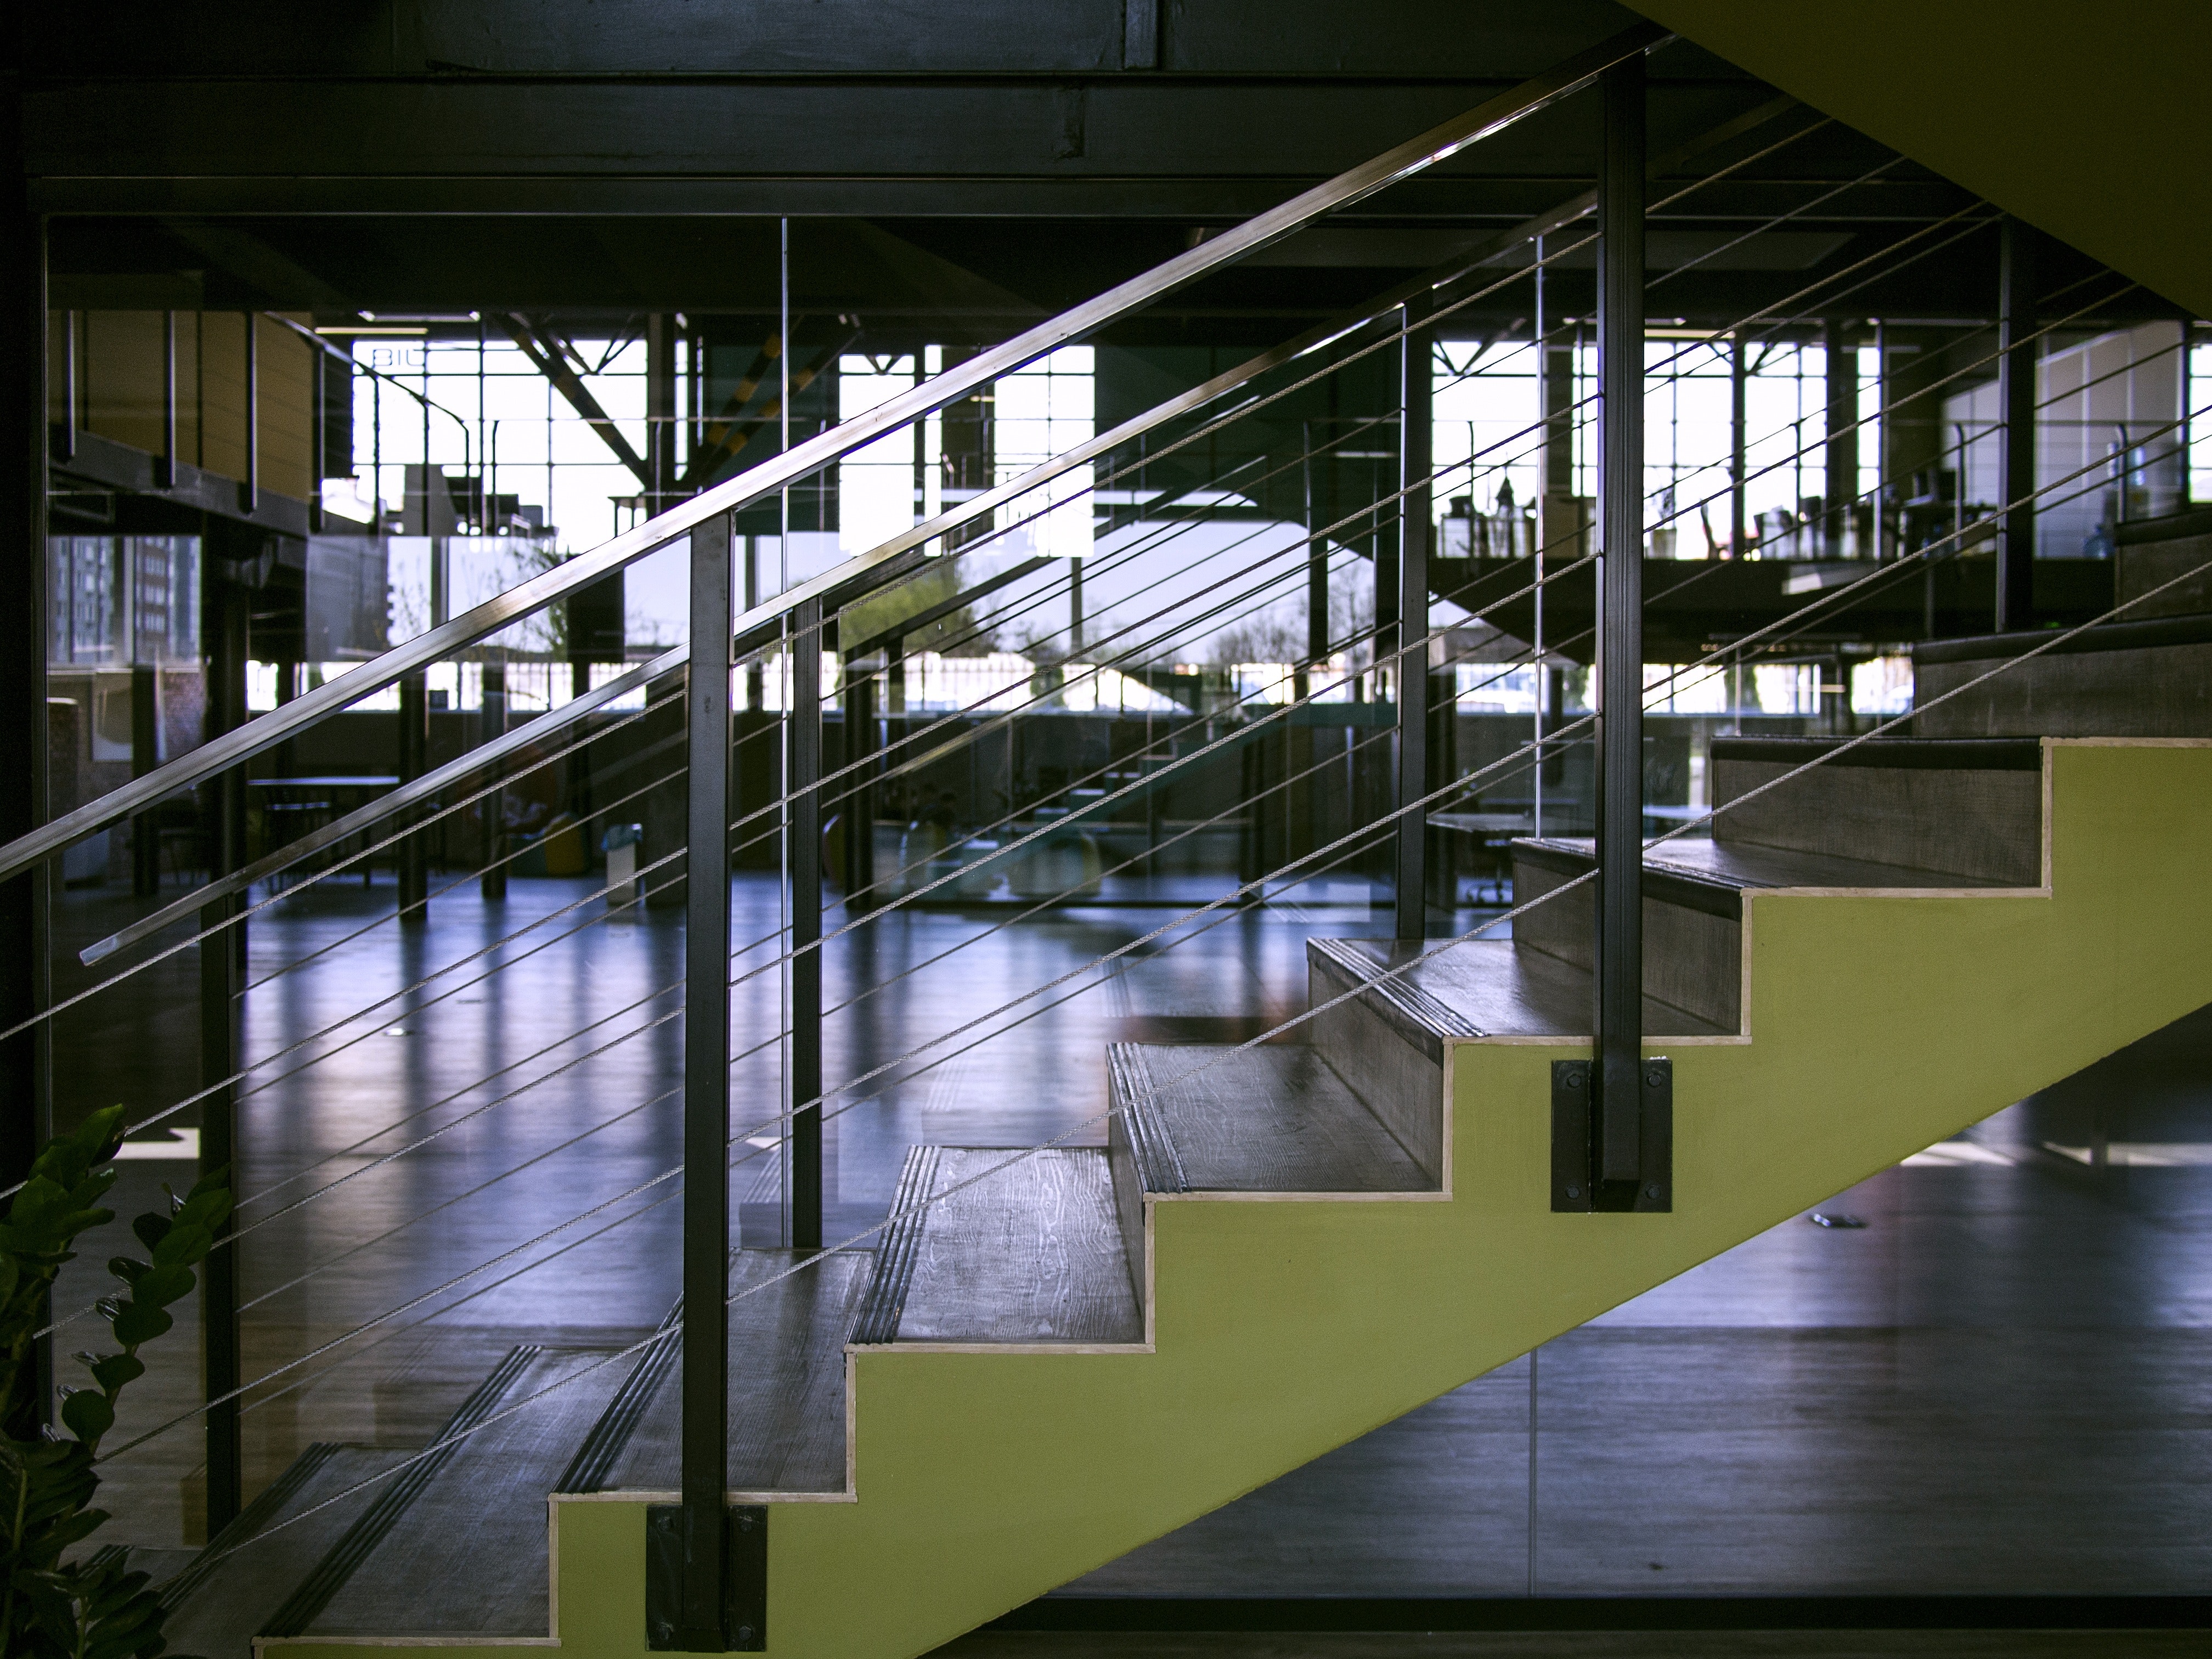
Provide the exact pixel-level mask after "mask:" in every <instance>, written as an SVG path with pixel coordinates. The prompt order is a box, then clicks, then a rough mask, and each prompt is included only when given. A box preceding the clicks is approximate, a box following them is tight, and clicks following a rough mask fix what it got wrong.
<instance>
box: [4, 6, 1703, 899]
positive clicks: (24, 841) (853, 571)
mask: <svg viewBox="0 0 2212 1659" xmlns="http://www.w3.org/2000/svg"><path fill="white" fill-rule="evenodd" d="M1671 38H1672V36H1671V34H1670V33H1669V32H1668V30H1666V29H1665V28H1663V27H1661V26H1659V25H1657V24H1656V23H1642V24H1638V25H1637V26H1636V27H1632V28H1629V29H1624V30H1623V31H1622V32H1621V33H1619V34H1616V35H1614V36H1613V37H1612V38H1611V39H1610V40H1606V41H1603V42H1601V44H1599V45H1598V46H1593V47H1591V48H1590V49H1589V51H1587V52H1580V53H1577V54H1576V55H1575V56H1573V57H1571V58H1567V59H1566V60H1565V62H1563V63H1560V64H1556V65H1554V66H1553V68H1552V69H1550V70H1546V71H1545V72H1544V73H1542V74H1541V75H1538V76H1533V77H1531V78H1530V79H1528V80H1527V81H1524V82H1522V83H1521V84H1520V85H1518V86H1516V87H1514V88H1510V90H1508V91H1506V92H1503V93H1500V94H1498V96H1497V97H1495V98H1492V99H1491V100H1488V101H1487V102H1485V103H1483V104H1480V105H1478V106H1476V107H1475V108H1474V109H1472V110H1470V111H1468V112H1467V113H1465V114H1464V115H1460V116H1456V117H1455V118H1453V119H1451V120H1449V121H1446V122H1444V123H1443V124H1442V125H1439V126H1437V127H1433V128H1431V130H1430V131H1427V132H1425V133H1423V134H1421V135H1420V136H1419V137H1416V138H1412V139H1408V140H1407V142H1406V143H1402V144H1400V145H1398V146H1396V147H1395V149H1389V150H1387V151H1385V152H1384V153H1383V155H1378V156H1376V157H1375V158H1374V159H1372V160H1371V161H1364V162H1363V163H1361V164H1360V165H1359V166H1358V167H1353V168H1352V169H1350V170H1349V171H1347V172H1345V173H1340V174H1338V175H1337V176H1336V177H1335V178H1334V179H1329V180H1328V182H1327V183H1325V184H1321V185H1315V186H1314V187H1313V188H1312V189H1311V190H1309V191H1304V192H1302V193H1300V194H1299V195H1297V196H1294V197H1291V199H1290V200H1289V201H1287V202H1285V203H1282V204H1279V206H1276V207H1273V208H1270V209H1268V210H1267V211H1266V212H1265V213H1262V214H1260V215H1259V216H1256V217H1255V218H1252V219H1249V220H1247V221H1246V222H1244V223H1243V224H1242V225H1239V226H1237V227H1236V228H1234V229H1232V230H1229V231H1225V232H1224V233H1223V234H1220V235H1219V236H1215V237H1211V238H1209V239H1208V240H1206V241H1203V242H1201V243H1200V244H1199V245H1198V246H1196V247H1194V248H1190V249H1188V250H1186V251H1185V252H1182V253H1179V254H1177V255H1176V257H1175V258H1172V259H1170V260H1168V261H1166V262H1165V263H1164V264H1159V265H1157V266H1155V267H1153V268H1152V270H1148V271H1146V272H1145V273H1144V274H1142V275H1141V276H1133V277H1132V278H1130V279H1129V280H1128V281H1127V282H1126V283H1120V284H1119V285H1117V286H1116V287H1114V288H1111V289H1108V290H1107V291H1106V292H1105V293H1103V294H1101V295H1096V296H1094V297H1093V298H1091V299H1089V300H1086V301H1084V302H1083V303H1082V304H1081V305H1079V306H1075V307H1072V308H1070V309H1069V310H1066V311H1064V312H1062V313H1060V315H1059V316H1057V317H1054V318H1052V319H1049V320H1048V321H1046V322H1043V323H1040V324H1039V325H1036V327H1035V328H1032V329H1030V330H1028V331H1025V332H1024V333H1022V334H1019V335H1017V336H1016V337H1014V338H1013V339H1012V340H1009V341H1007V342H1006V343H1005V344H1003V345H999V346H994V347H993V348H992V349H989V350H987V351H985V352H983V353H982V354H981V355H980V356H975V357H972V358H970V359H969V360H968V361H967V362H964V363H961V364H959V365H957V367H955V368H951V369H950V370H948V371H946V372H945V374H940V375H939V376H938V377H937V378H936V379H934V380H928V381H925V382H924V383H923V384H921V385H920V386H915V388H913V389H912V390H911V391H908V392H902V393H900V394H899V395H898V396H897V397H896V398H891V399H890V400H889V401H887V402H885V403H883V404H878V405H877V406H876V407H875V408H874V409H872V410H869V411H868V412H867V413H866V414H865V415H861V416H856V417H854V419H853V420H851V421H848V422H844V423H843V424H842V425H839V426H836V427H832V428H830V429H829V430H828V431H826V432H823V433H822V434H820V435H818V436H816V437H814V438H811V439H809V440H807V441H805V442H804V443H801V444H799V445H797V446H795V447H793V448H791V449H789V450H787V451H786V452H785V453H782V454H781V455H778V456H775V457H774V458H773V459H769V460H767V461H763V463H761V465H758V466H756V467H753V468H751V469H750V470H748V471H745V472H743V473H741V474H739V475H738V477H735V478H732V479H730V480H728V481H727V482H726V483H720V484H718V485H716V486H715V487H714V488H713V489H708V490H706V491H703V492H702V493H701V494H700V495H696V496H694V497H692V498H691V499H690V501H682V502H678V504H677V505H676V506H674V507H670V508H669V509H668V510H667V511H666V512H664V513H658V514H656V515H655V516H654V517H653V518H651V519H649V520H647V521H646V522H645V523H643V524H641V525H639V526H636V527H635V528H634V529H632V530H629V531H628V532H624V533H623V534H622V535H619V536H617V537H616V538H613V539H612V540H611V541H608V542H605V543H602V544H600V545H599V546H598V547H596V548H594V549H592V550H591V551H590V552H588V553H584V554H580V555H579V556H576V557H575V558H573V559H571V560H569V561H568V562H566V563H564V564H562V565H559V566H556V568H553V569H551V570H549V571H546V572H545V573H544V574H541V575H538V576H536V577H533V578H532V580H529V581H526V582H524V583H522V584H521V585H520V586H516V587H513V588H510V589H508V590H507V592H504V593H501V594H499V595H497V596H496V597H495V598H493V599H488V600H486V601H485V602H484V603H483V604H482V605H477V606H476V607H475V608H474V609H472V610H470V611H464V612H463V613H462V614H461V615H459V616H458V617H454V618H453V620H451V621H450V622H447V623H442V624H441V625H440V626H438V627H436V628H433V629H430V630H428V632H427V633H423V634H420V635H416V637H415V638H414V639H412V640H410V641H407V642H406V643H405V644H404V645H400V646H398V647H394V648H392V650H390V651H387V652H386V653H384V654H383V655H382V656H380V657H378V658H375V659H373V660H372V661H369V662H367V663H364V664H362V665H361V666H360V667H359V668H356V669H355V670H353V671H351V672H349V673H346V674H342V675H340V676H339V677H338V678H337V679H334V680H331V681H329V682H327V683H326V684H323V685H320V686H318V687H317V688H315V689H314V690H312V691H309V692H307V693H306V694H305V695H303V696H299V697H296V698H295V699H294V700H293V701H292V702H288V703H286V704H285V705H284V706H283V708H278V709H276V710H274V711H272V712H271V713H270V714H263V715H261V716H260V717H258V719H256V720H252V721H249V722H248V723H247V724H246V725H245V726H240V727H238V728H237V729H236V730H234V731H231V732H225V733H224V734H223V735H222V736H221V737H218V738H213V739H211V740H210V741H209V742H207V743H204V744H201V745H200V746H199V747H198V748H197V749H195V750H192V751H191V753H190V754H188V755H184V756H180V757H178V758H177V759H176V760H173V761H171V762H169V763H167V765H165V766H161V767H157V768H155V769H154V770H153V771H151V772H149V773H148V774H146V775H145V776H143V777H142V778H137V779H134V780H133V781H131V782H130V783H127V784H125V785H123V786H122V787H119V788H117V789H114V790H112V791H110V792H109V793H107V794H106V795H103V796H101V797H100V799H98V800H95V801H92V802H89V803H88V804H87V805H83V806H81V807H78V808H77V809H76V811H71V812H67V813H64V815H63V816H62V817H58V818H56V819H54V820H53V821H52V823H47V824H45V825H43V826H41V827H40V828H39V829H34V830H33V831H32V832H31V833H30V834H28V835H27V836H18V837H17V838H16V839H15V840H14V841H12V842H9V843H8V844H7V845H6V846H5V847H0V879H5V878H8V877H9V876H13V875H16V874H18V873H20V872H22V871H23V870H25V869H27V868H28V867H29V866H32V865H33V864H36V863H37V862H38V861H39V860H41V859H45V858H50V857H52V855H53V854H56V853H58V852H60V851H61V850H62V849H63V848H65V847H67V846H69V845H70V843H71V842H76V841H78V840H81V839H82V838H83V837H84V836H88V835H92V834H94V833H96V832H97V831H99V830H100V829H105V828H106V827H107V826H108V825H109V824H112V823H118V822H120V821H121V820H122V819H124V818H126V817H131V816H132V815H133V814H135V813H137V812H140V811H144V810H145V809H146V808H147V807H148V806H150V805H153V803H155V801H157V800H160V799H162V798H163V797H165V796H167V795H171V794H173V793H176V792H177V791H178V790H179V789H184V788H187V787H191V785H193V784H196V783H199V782H201V781H204V780H206V779H208V778H210V777H213V776H215V775H217V774H218V773H221V772H223V771H226V770H228V769H229V768H231V767H233V766H235V765H236V764H238V763H240V762H241V761H243V760H246V759H248V758H250V757H252V756H254V755H257V754H258V753H260V752H261V751H262V750H264V749H268V748H270V747H271V746H273V745H274V744H278V743H281V742H283V740H284V739H285V738H289V737H291V736H293V735H295V733H297V732H301V731H302V730H304V729H306V728H307V726H312V725H313V724H314V723H315V722H316V721H318V720H321V719H323V718H324V717H325V715H328V714H336V713H337V712H338V711H339V710H341V709H343V708H348V707H349V706H350V705H351V704H353V703H355V702H359V701H360V700H361V699H362V698H363V697H366V696H373V695H374V693H376V692H378V691H380V690H383V689H384V688H385V687H386V686H387V685H390V684H392V683H393V682H394V681H396V680H398V679H400V678H403V677H404V676H406V675H408V674H411V673H414V672H416V671H418V670H420V669H422V668H426V667H428V665H430V664H432V663H434V662H438V661H441V660H443V659H446V658H447V657H449V656H451V655H452V654H453V653H454V652H456V651H459V650H460V649H462V648H463V647H466V646H470V645H473V644H475V643H476V642H477V641H480V640H482V639H484V638H485V637H487V636H488V635H493V634H495V633H497V632H499V631H500V629H503V628H506V627H507V626H509V625H510V624H512V623H514V622H516V621H518V620H519V619H520V618H521V617H526V616H528V615H530V614H531V613H532V612H533V611H538V610H541V609H543V608H544V606H545V605H550V604H551V603H553V602H554V601H555V600H556V599H562V598H564V597H566V596H567V595H568V594H570V593H572V592H576V591H577V590H579V589H580V588H583V587H586V586H590V585H591V584H592V583H593V582H595V581H599V580H602V579H603V578H605V577H606V576H609V575H611V574H614V573H615V572H616V571H617V570H621V569H623V568H625V567H627V566H629V565H630V564H633V563H635V562H636V561H638V560H639V559H641V558H643V557H645V556H647V554H649V553H652V552H653V551H654V550H657V549H659V548H660V547H661V546H663V545H665V544H667V543H669V542H671V541H673V540H675V539H676V538H678V537H679V536H682V535H684V534H685V533H686V532H689V531H690V530H691V529H692V528H694V527H695V526H698V525H700V524H702V523H704V522H706V521H707V520H709V519H712V518H714V517H715V516H716V515H717V514H720V513H731V512H735V511H738V509H740V508H743V507H749V506H750V505H752V504H753V503H754V502H756V501H763V500H765V499H766V498H768V497H769V496H770V495H775V494H776V493H777V492H779V491H780V490H782V489H786V488H787V487H788V486H790V485H791V484H793V483H798V482H799V480H801V479H804V478H805V477H810V476H811V475H812V474H813V473H815V472H817V471H820V470H821V469H822V468H823V467H825V466H828V465H830V464H832V463H833V462H836V461H837V460H839V459H842V458H843V457H844V456H846V455H848V454H850V453H852V452H853V451H854V450H856V449H860V448H863V447H866V446H867V445H868V444H871V443H872V442H874V441H876V440H877V439H878V438H880V437H882V436H884V435H885V434H886V433H889V432H892V431H896V429H897V428H901V427H902V426H905V425H907V424H908V422H911V421H914V420H915V419H917V418H919V417H921V416H925V415H927V414H929V413H931V412H932V411H933V410H938V409H941V408H943V407H944V406H945V404H951V403H954V402H957V401H958V400H959V399H960V398H964V397H966V396H967V395H968V394H969V392H973V391H975V389H976V388H977V387H978V386H984V385H987V384H988V383H989V382H991V381H993V380H997V379H999V378H1000V376H1002V375H1006V374H1012V373H1013V372H1014V371H1015V370H1016V369H1018V368H1022V367H1023V366H1024V364H1027V363H1030V362H1035V361H1036V359H1038V358H1039V357H1042V356H1044V355H1045V354H1046V353H1048V352H1049V351H1052V350H1054V349H1057V348H1058V347H1060V346H1062V345H1066V344H1067V343H1069V342H1071V341H1074V340H1079V339H1082V338H1084V337H1086V336H1088V335H1090V334H1092V333H1094V332H1096V331H1097V330H1099V329H1101V328H1103V327H1105V326H1106V325H1108V324H1109V323H1112V322H1115V321H1116V320H1118V319H1121V318H1122V317H1124V316H1127V315H1128V314H1129V313H1132V312H1134V311H1139V310H1141V309H1142V308H1143V307H1146V306H1148V305H1150V304H1152V302H1153V301H1157V300H1158V299H1160V298H1162V297H1163V296H1164V295H1168V294H1170V293H1172V292H1174V291H1175V290H1176V289H1179V288H1182V287H1184V286H1186V285H1187V284H1188V283H1193V282H1195V281H1196V280H1198V279H1199V278H1200V277H1201V276H1206V274H1208V273H1209V272H1211V271H1213V270H1218V269H1219V268H1220V267H1222V266H1224V265H1227V264H1234V263H1235V262H1236V261H1237V260H1238V259H1241V258H1244V257H1245V256H1246V255H1247V254H1250V253H1254V252H1258V251H1259V250H1260V249H1261V248H1264V247H1267V246H1270V245H1271V244H1273V243H1275V242H1278V241H1280V240H1282V239H1283V238H1285V237H1286V236H1289V235H1291V234H1293V233H1294V232H1296V231H1298V230H1300V229H1303V228H1304V227H1305V226H1306V225H1308V224H1310V222H1313V221H1314V220H1316V219H1318V218H1321V217H1322V216H1326V215H1328V214H1330V213H1334V212H1337V211H1340V210H1342V209H1344V208H1346V207H1350V206H1352V205H1353V204H1356V203H1358V202H1361V201H1364V199H1366V198H1367V197H1370V196H1372V195H1374V194H1375V193H1376V191H1381V190H1384V189H1387V188H1388V187H1389V185H1394V184H1396V183H1398V182H1399V181H1401V179H1407V178H1409V177H1411V176H1412V175H1413V174H1414V173H1419V172H1420V171H1422V170H1423V169H1424V168H1426V167H1432V166H1434V165H1435V164H1436V163H1437V162H1438V161H1446V160H1448V159H1449V158H1450V157H1451V156H1453V155H1457V154H1458V153H1459V152H1460V151H1461V150H1462V149H1466V148H1467V147H1468V145H1470V144H1473V143H1478V142H1480V140H1481V139H1483V138H1486V137H1490V136H1491V135H1492V134H1493V133H1496V132H1498V131H1502V130H1504V128H1506V127H1508V126H1510V125H1513V124H1514V123H1516V122H1517V121H1520V120H1522V119H1523V118H1526V117H1528V116H1529V115H1532V114H1534V113H1535V112H1538V111H1540V110H1542V109H1544V108H1546V107H1547V106H1550V105H1551V104H1553V103H1555V102H1557V101H1558V100H1560V99H1562V98H1564V97H1566V96H1569V95H1570V94H1573V93H1575V92H1577V91H1579V90H1580V89H1581V88H1583V87H1584V86H1587V85H1588V84H1589V82H1591V81H1593V80H1594V79H1595V77H1596V76H1598V75H1599V74H1601V72H1603V71H1604V70H1606V69H1607V68H1609V67H1611V66H1612V65H1613V64H1617V63H1620V62H1622V61H1624V60H1626V59H1627V58H1633V57H1636V56H1638V54H1640V53H1643V52H1648V51H1650V49H1651V48H1653V47H1654V46H1659V45H1661V44H1662V43H1663V42H1665V41H1666V40H1670V39H1671ZM900 550H901V549H899V548H898V547H897V546H896V544H886V545H885V547H884V548H878V549H875V550H871V551H870V552H867V553H865V554H860V555H858V556H855V557H854V558H852V559H848V560H847V561H846V562H844V563H842V564H841V565H839V566H837V567H836V568H835V569H833V570H830V571H827V572H824V573H823V574H822V575H819V576H817V577H815V578H813V579H812V580H810V581H807V582H805V583H802V584H800V585H799V586H796V587H793V588H790V589H788V590H787V591H786V592H783V593H781V594H779V595H777V596H776V597H775V599H771V600H769V601H768V602H767V603H765V604H763V605H757V606H755V607H754V608H753V609H752V610H750V611H747V612H746V613H745V614H744V616H743V617H739V618H738V623H737V626H738V630H739V631H743V630H744V629H745V628H747V627H749V626H755V625H757V624H758V623H763V622H766V621H769V620H770V619H772V618H774V617H777V616H780V615H782V614H783V613H785V612H787V611H790V610H791V609H793V607H795V606H797V605H801V604H803V603H805V601H807V600H809V599H817V598H819V597H821V595H822V594H823V593H824V592H828V591H829V589H831V588H834V587H836V586H842V585H843V584H845V583H847V582H849V581H851V580H853V578H854V576H856V575H858V574H861V573H863V572H865V571H866V570H867V569H869V568H872V567H873V566H875V565H877V564H879V563H881V562H883V561H884V560H885V559H888V558H892V557H895V556H896V554H897V552H898V551H900Z"/></svg>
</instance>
